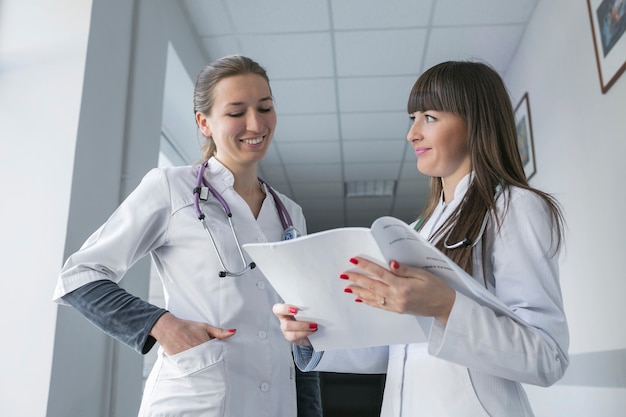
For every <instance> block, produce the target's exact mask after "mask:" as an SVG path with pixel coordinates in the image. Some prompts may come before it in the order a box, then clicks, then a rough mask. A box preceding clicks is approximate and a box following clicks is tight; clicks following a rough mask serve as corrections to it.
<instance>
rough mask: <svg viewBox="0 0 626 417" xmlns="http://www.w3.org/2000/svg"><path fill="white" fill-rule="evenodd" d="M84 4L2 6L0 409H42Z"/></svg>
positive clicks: (14, 412)
mask: <svg viewBox="0 0 626 417" xmlns="http://www.w3.org/2000/svg"><path fill="white" fill-rule="evenodd" d="M90 9H91V2H90V1H78V0H59V1H55V2H49V1H43V0H31V1H28V2H24V1H23V0H3V1H2V2H1V3H0V170H1V175H0V189H1V190H2V204H0V230H1V233H0V258H1V260H0V265H1V266H2V302H1V303H0V323H2V324H1V328H0V329H1V331H2V345H1V347H0V352H2V358H3V359H2V361H0V415H2V416H15V417H22V416H24V417H30V416H43V415H45V409H46V402H47V399H48V385H49V379H50V367H51V361H52V346H53V340H54V330H55V319H56V307H55V306H54V305H53V304H52V303H51V302H50V299H51V294H52V291H53V289H54V281H55V276H56V275H57V274H58V271H59V267H60V265H61V259H62V257H63V247H64V243H65V228H66V219H67V210H68V206H69V195H70V185H71V176H72V165H73V158H74V143H75V140H76V132H77V129H78V117H79V109H80V98H81V91H82V76H83V70H84V66H85V54H86V49H87V35H88V31H89V15H90Z"/></svg>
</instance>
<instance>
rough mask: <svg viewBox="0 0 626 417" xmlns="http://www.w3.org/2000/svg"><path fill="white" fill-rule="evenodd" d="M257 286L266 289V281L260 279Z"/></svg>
mask: <svg viewBox="0 0 626 417" xmlns="http://www.w3.org/2000/svg"><path fill="white" fill-rule="evenodd" d="M256 287H257V288H258V289H260V290H264V289H265V283H264V282H263V281H259V282H257V283H256Z"/></svg>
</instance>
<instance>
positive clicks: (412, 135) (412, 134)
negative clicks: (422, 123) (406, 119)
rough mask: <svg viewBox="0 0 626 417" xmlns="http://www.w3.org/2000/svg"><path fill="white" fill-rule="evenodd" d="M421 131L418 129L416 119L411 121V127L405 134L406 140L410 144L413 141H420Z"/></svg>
mask: <svg viewBox="0 0 626 417" xmlns="http://www.w3.org/2000/svg"><path fill="white" fill-rule="evenodd" d="M421 139H422V135H421V130H420V129H419V125H418V123H417V119H414V120H412V121H411V126H409V131H408V132H407V134H406V140H407V141H408V142H409V143H411V142H413V141H414V140H421Z"/></svg>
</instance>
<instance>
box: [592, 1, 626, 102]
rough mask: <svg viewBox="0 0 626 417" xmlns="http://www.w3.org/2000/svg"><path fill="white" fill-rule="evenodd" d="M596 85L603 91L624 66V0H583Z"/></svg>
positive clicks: (625, 59) (625, 22) (625, 6)
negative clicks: (591, 44)
mask: <svg viewBox="0 0 626 417" xmlns="http://www.w3.org/2000/svg"><path fill="white" fill-rule="evenodd" d="M587 6H588V9H589V19H590V20H591V33H592V35H593V45H594V49H595V52H596V62H597V66H598V74H599V76H600V87H601V89H602V94H605V93H606V92H607V91H609V89H610V88H611V87H612V86H613V84H615V81H617V79H618V78H619V76H620V75H622V73H623V72H624V70H626V34H625V32H626V0H587Z"/></svg>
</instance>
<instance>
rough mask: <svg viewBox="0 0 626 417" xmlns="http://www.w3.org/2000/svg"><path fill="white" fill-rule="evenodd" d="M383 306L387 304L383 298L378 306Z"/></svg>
mask: <svg viewBox="0 0 626 417" xmlns="http://www.w3.org/2000/svg"><path fill="white" fill-rule="evenodd" d="M385 304H387V303H386V302H385V297H383V299H382V300H380V305H381V306H384V305H385Z"/></svg>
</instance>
